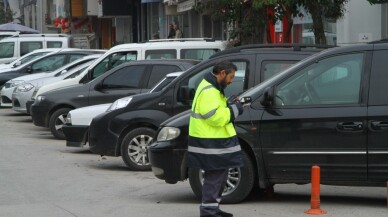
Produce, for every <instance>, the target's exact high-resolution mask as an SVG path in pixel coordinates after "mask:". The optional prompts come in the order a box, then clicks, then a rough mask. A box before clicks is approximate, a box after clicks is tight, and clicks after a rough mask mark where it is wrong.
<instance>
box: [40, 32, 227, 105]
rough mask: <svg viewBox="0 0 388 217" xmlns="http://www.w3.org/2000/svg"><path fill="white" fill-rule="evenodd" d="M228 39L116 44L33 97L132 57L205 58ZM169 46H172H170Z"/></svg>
mask: <svg viewBox="0 0 388 217" xmlns="http://www.w3.org/2000/svg"><path fill="white" fill-rule="evenodd" d="M226 45H227V43H226V42H225V41H218V40H216V41H213V40H212V41H208V40H206V39H192V40H185V41H179V40H174V41H166V40H163V39H161V40H152V41H150V42H146V43H129V44H121V45H116V46H114V47H112V48H111V49H109V50H108V51H107V52H106V53H105V54H104V55H103V56H102V57H100V58H98V59H97V60H96V61H95V62H94V63H93V64H91V65H90V66H89V67H88V68H87V69H86V70H85V71H83V72H82V73H81V74H80V75H79V76H77V77H76V78H74V79H68V80H65V81H58V82H56V83H53V84H50V85H45V86H44V87H41V88H39V90H38V91H37V92H36V94H35V95H34V96H33V99H34V100H35V98H36V100H37V102H39V101H40V100H41V99H42V97H44V96H43V94H44V93H45V92H47V91H50V90H53V89H57V88H61V87H67V86H70V85H75V84H80V83H87V82H88V81H91V80H93V79H95V78H97V77H98V76H100V75H102V74H103V73H105V72H107V71H108V70H110V69H113V68H114V67H116V66H119V65H120V64H122V63H124V62H128V61H135V60H150V59H194V60H205V59H208V58H209V57H210V56H211V55H213V54H215V53H216V52H218V51H221V50H225V49H226ZM166 48H168V49H166Z"/></svg>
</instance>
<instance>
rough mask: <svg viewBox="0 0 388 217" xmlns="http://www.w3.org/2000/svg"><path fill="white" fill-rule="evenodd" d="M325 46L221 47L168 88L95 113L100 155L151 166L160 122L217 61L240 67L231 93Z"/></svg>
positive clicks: (183, 103)
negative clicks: (151, 151) (150, 149)
mask: <svg viewBox="0 0 388 217" xmlns="http://www.w3.org/2000/svg"><path fill="white" fill-rule="evenodd" d="M321 50H322V48H317V47H316V46H314V45H313V46H311V45H310V46H309V45H293V44H288V45H264V46H263V45H254V46H252V45H248V46H241V47H236V48H232V49H229V50H225V51H221V52H218V53H216V54H215V55H213V56H212V57H210V58H209V59H208V60H204V61H202V62H201V63H199V64H197V65H195V66H194V67H192V68H190V69H189V70H187V71H186V72H184V73H183V74H182V75H181V76H179V77H178V78H176V79H175V80H174V81H173V82H171V84H169V85H168V86H166V87H165V88H164V90H162V91H159V92H155V93H147V94H142V95H137V96H133V97H132V98H131V101H130V102H129V103H128V104H126V105H125V106H124V107H121V108H118V109H116V110H113V111H110V112H106V113H104V114H101V115H99V116H97V117H95V118H93V121H92V122H91V124H90V130H89V146H90V150H91V151H92V152H93V153H96V154H99V155H105V156H115V157H117V156H121V157H122V158H123V160H124V162H125V163H126V165H127V166H128V167H129V168H130V169H132V170H150V169H151V165H150V163H149V159H148V155H147V150H148V147H149V144H151V142H152V139H153V137H154V136H155V134H156V131H157V129H158V127H159V125H160V124H161V123H162V122H163V121H165V120H167V119H168V118H170V117H171V116H174V115H176V114H178V113H180V112H183V111H185V110H187V109H189V108H190V106H191V102H192V97H193V96H194V95H193V93H194V92H195V88H196V87H197V85H198V84H199V83H200V81H201V80H202V78H203V75H204V74H205V73H207V72H209V71H211V70H212V69H213V66H214V65H215V64H216V63H218V62H219V61H224V60H229V61H231V62H233V63H234V64H235V65H236V66H237V68H238V70H237V71H236V76H235V79H234V82H233V84H232V85H230V86H229V87H228V88H226V90H225V94H226V95H227V96H230V95H236V94H238V93H241V92H243V91H244V90H246V89H248V88H250V87H253V86H254V85H255V84H258V83H260V82H262V81H264V80H267V79H269V78H270V77H272V76H274V75H275V74H277V73H279V72H280V71H281V70H283V69H285V68H287V67H289V66H291V65H293V64H295V63H296V62H298V61H300V60H301V59H303V58H306V57H308V56H310V55H312V54H315V53H317V52H319V51H321ZM140 156H141V157H140Z"/></svg>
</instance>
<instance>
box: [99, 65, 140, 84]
mask: <svg viewBox="0 0 388 217" xmlns="http://www.w3.org/2000/svg"><path fill="white" fill-rule="evenodd" d="M146 67H147V66H145V65H138V66H127V67H123V68H121V69H119V70H117V71H116V72H115V73H113V74H111V75H109V76H107V77H106V78H105V79H104V81H103V83H102V85H103V87H104V88H138V87H139V86H140V84H141V81H142V78H143V77H144V73H145V71H146V70H145V68H146Z"/></svg>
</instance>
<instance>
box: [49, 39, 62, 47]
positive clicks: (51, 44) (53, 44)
mask: <svg viewBox="0 0 388 217" xmlns="http://www.w3.org/2000/svg"><path fill="white" fill-rule="evenodd" d="M61 47H62V42H61V41H48V42H47V48H61Z"/></svg>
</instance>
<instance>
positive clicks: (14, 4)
mask: <svg viewBox="0 0 388 217" xmlns="http://www.w3.org/2000/svg"><path fill="white" fill-rule="evenodd" d="M8 3H9V7H10V8H11V10H12V12H14V13H15V14H14V15H13V18H17V17H20V8H19V1H18V0H8ZM14 22H16V23H20V21H19V20H17V19H14Z"/></svg>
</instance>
